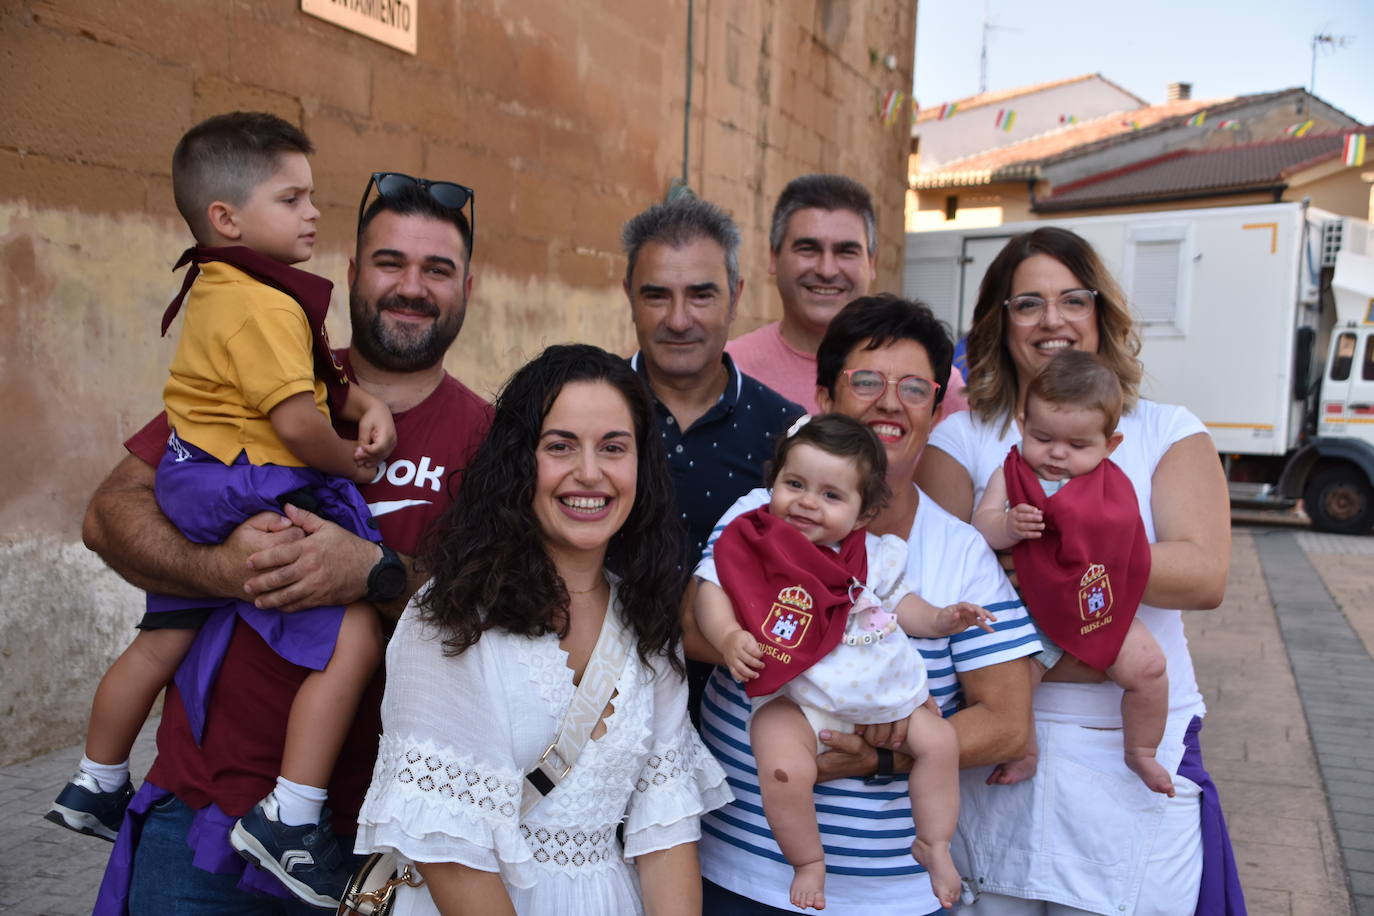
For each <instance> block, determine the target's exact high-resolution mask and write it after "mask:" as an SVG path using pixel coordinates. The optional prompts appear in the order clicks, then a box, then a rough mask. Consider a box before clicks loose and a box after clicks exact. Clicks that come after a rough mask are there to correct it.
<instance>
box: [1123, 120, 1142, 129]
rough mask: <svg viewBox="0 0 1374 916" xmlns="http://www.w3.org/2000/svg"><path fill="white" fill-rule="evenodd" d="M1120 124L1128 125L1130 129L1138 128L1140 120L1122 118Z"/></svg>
mask: <svg viewBox="0 0 1374 916" xmlns="http://www.w3.org/2000/svg"><path fill="white" fill-rule="evenodd" d="M1121 126H1122V127H1129V128H1130V129H1131V130H1140V122H1139V121H1124V120H1123V121H1122V122H1121Z"/></svg>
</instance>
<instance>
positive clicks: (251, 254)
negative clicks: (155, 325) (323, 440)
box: [162, 245, 348, 413]
mask: <svg viewBox="0 0 1374 916" xmlns="http://www.w3.org/2000/svg"><path fill="white" fill-rule="evenodd" d="M207 261H223V262H224V263H225V264H229V265H231V266H233V267H237V268H238V269H239V270H241V271H243V272H244V273H246V274H248V275H249V276H250V277H252V278H253V279H254V280H257V281H258V282H259V283H265V284H266V285H268V286H271V287H273V288H275V289H279V290H281V291H282V292H284V293H286V295H288V296H290V297H291V298H292V299H295V300H296V304H297V305H299V306H300V307H301V311H302V312H304V313H305V320H306V322H307V323H308V324H309V325H310V337H311V347H312V350H313V355H314V358H315V377H316V378H318V379H319V380H320V381H321V382H324V386H325V390H326V391H327V392H328V394H329V409H330V410H332V411H334V412H335V413H338V412H339V411H341V410H343V406H344V403H345V402H346V401H347V400H348V373H347V372H345V371H344V367H343V364H342V363H340V362H339V360H338V358H337V357H336V356H335V355H334V351H333V349H331V348H330V346H329V334H328V333H327V332H326V331H325V329H324V319H325V316H326V315H327V314H329V294H330V292H331V291H332V290H333V289H334V284H333V283H331V282H330V281H328V280H326V279H325V278H324V277H320V276H316V275H315V274H312V273H307V272H306V271H304V270H297V269H296V268H294V267H291V266H289V265H286V264H282V263H281V262H280V261H274V260H272V259H271V258H269V257H267V256H266V255H264V254H261V253H259V252H256V251H254V250H253V249H251V248H246V247H244V246H242V245H232V246H228V247H225V248H210V247H207V246H205V245H195V246H193V247H191V248H187V249H186V250H185V251H183V252H182V253H181V257H180V258H178V259H177V263H176V266H174V267H173V268H172V270H174V271H176V270H180V269H181V268H182V267H184V266H186V265H187V264H190V265H191V269H190V270H188V271H186V278H185V279H184V280H182V283H181V290H180V292H178V293H177V294H176V297H175V298H173V299H172V302H171V304H170V305H168V306H167V311H165V312H164V313H163V315H162V336H163V337H166V336H167V329H168V328H170V327H171V326H172V319H173V318H175V317H176V316H177V312H179V311H181V304H182V302H184V301H185V300H186V294H187V293H188V292H190V290H191V284H192V283H195V282H196V277H198V276H200V265H202V264H204V263H206V262H207Z"/></svg>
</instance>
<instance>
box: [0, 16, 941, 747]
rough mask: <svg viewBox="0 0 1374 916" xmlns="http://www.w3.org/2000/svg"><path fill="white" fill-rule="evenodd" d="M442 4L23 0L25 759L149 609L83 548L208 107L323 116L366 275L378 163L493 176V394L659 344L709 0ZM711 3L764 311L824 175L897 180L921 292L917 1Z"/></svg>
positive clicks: (0, 262) (11, 178)
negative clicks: (400, 14) (896, 110)
mask: <svg viewBox="0 0 1374 916" xmlns="http://www.w3.org/2000/svg"><path fill="white" fill-rule="evenodd" d="M415 6H416V7H417V10H418V14H419V20H418V21H419V33H420V34H419V53H418V54H417V55H415V56H410V55H407V54H403V53H401V52H398V51H395V50H393V49H390V48H387V47H385V46H382V45H380V44H377V43H375V42H372V41H370V40H368V39H365V38H363V37H361V36H358V35H354V34H352V33H350V32H347V31H344V30H342V29H339V28H337V27H335V26H333V25H330V24H328V23H325V22H322V21H319V20H317V19H314V18H312V17H309V16H306V15H304V14H302V13H301V12H300V10H299V4H298V3H297V2H295V0H259V2H245V0H217V2H211V0H8V2H6V3H3V4H0V85H3V86H4V87H5V92H4V93H3V101H0V124H3V127H0V397H2V398H3V399H4V403H5V404H6V411H5V414H6V419H7V421H8V423H7V426H8V432H9V434H10V443H9V446H8V448H7V449H6V450H5V458H4V459H3V460H4V464H5V467H6V469H7V472H8V473H7V478H8V480H7V483H8V486H7V487H6V488H5V489H4V490H0V532H3V533H0V665H2V666H3V667H4V669H5V673H6V676H5V678H3V682H2V683H0V762H4V761H7V760H13V759H19V758H22V757H24V756H27V755H28V754H30V753H34V752H37V751H39V750H42V749H45V748H47V747H52V746H56V745H59V744H62V743H64V742H66V741H70V740H74V739H75V737H76V736H77V734H78V733H79V728H80V727H81V723H82V722H83V721H84V716H85V707H86V703H87V702H88V699H89V695H90V690H91V688H92V687H93V686H94V677H95V676H97V675H98V673H99V672H100V671H102V670H103V668H104V666H105V664H107V663H108V661H109V659H110V658H111V657H112V653H114V652H116V651H118V649H119V648H120V647H122V646H123V645H124V644H125V642H126V640H127V638H128V630H127V629H126V627H127V625H128V624H129V623H130V622H131V621H132V619H133V618H134V617H135V616H136V614H137V607H138V604H139V599H138V596H137V595H136V594H135V593H134V592H132V590H129V589H127V588H125V587H123V586H122V585H121V584H120V583H118V582H117V581H116V580H114V578H113V577H112V575H111V574H109V573H108V571H106V570H104V569H103V567H101V566H100V564H99V563H98V562H97V561H95V560H94V559H93V558H92V557H91V556H90V555H89V554H88V553H86V552H85V551H83V550H82V549H81V548H80V545H79V526H80V517H81V512H82V509H83V507H84V505H85V502H86V500H87V498H88V497H89V494H90V492H91V490H92V489H93V488H94V486H95V485H96V484H97V483H98V482H99V480H100V479H101V478H102V477H103V476H104V474H105V473H106V471H107V470H108V469H109V468H110V467H111V466H112V465H113V464H114V462H115V461H117V460H118V459H119V457H120V456H121V454H122V452H121V449H120V447H119V442H120V441H121V440H122V439H123V438H124V437H125V436H127V435H128V434H129V433H130V432H131V431H132V430H133V429H135V428H137V426H138V425H139V424H140V423H141V422H142V420H143V419H145V418H146V417H148V416H150V415H152V414H153V413H154V412H155V411H156V410H157V409H158V406H159V395H160V391H161V386H162V382H163V380H164V376H165V372H166V366H167V363H168V361H169V360H170V357H171V353H172V342H171V341H162V340H158V339H157V336H156V327H157V319H158V316H159V315H160V314H161V311H162V308H163V306H164V305H165V304H166V302H167V300H168V299H169V298H170V296H171V294H172V293H173V292H174V291H175V287H176V284H177V282H178V281H177V279H176V278H174V277H173V276H172V275H170V274H169V273H168V272H167V271H168V268H169V267H170V265H171V263H172V261H173V260H174V259H175V257H176V255H177V254H178V253H179V252H180V251H181V249H182V248H184V247H185V246H186V245H187V244H188V243H189V241H188V236H187V233H186V231H185V229H184V227H183V226H182V225H181V223H180V220H179V219H178V217H177V215H176V211H175V209H174V207H173V204H172V196H171V187H170V180H169V162H170V158H171V151H172V147H173V146H174V145H175V143H176V140H177V138H178V137H179V136H180V134H181V133H182V132H183V131H184V130H186V128H188V127H189V126H191V125H192V124H194V123H196V122H197V121H199V120H200V119H202V118H204V117H207V116H209V115H211V114H215V113H218V112H222V111H226V110H232V109H234V108H254V109H264V110H268V111H272V112H275V113H277V114H279V115H281V116H283V117H285V118H288V119H289V120H292V121H294V122H296V123H299V124H300V125H301V126H302V127H304V129H305V130H306V131H307V132H308V133H309V134H310V136H311V138H312V139H313V140H314V142H315V144H316V146H317V147H318V150H319V152H318V154H317V155H316V156H315V157H314V162H313V164H314V175H315V182H316V185H317V189H318V203H319V204H320V208H321V211H322V213H323V216H322V218H321V223H320V244H319V246H318V247H317V253H316V256H315V257H314V258H313V259H312V260H311V261H310V262H309V263H308V264H307V265H305V266H307V267H308V268H309V269H311V270H314V271H316V272H318V273H322V274H325V275H327V276H329V277H331V278H332V279H334V280H335V282H336V284H339V285H340V286H341V285H342V283H343V279H344V271H345V267H346V258H347V254H348V251H349V249H350V247H351V240H352V229H353V220H354V218H355V215H356V210H357V204H358V195H359V193H360V192H361V189H362V187H363V184H364V182H365V180H366V176H367V174H368V173H369V172H370V171H372V170H375V169H388V170H394V171H401V172H406V173H409V174H412V175H424V176H428V177H434V178H450V179H454V180H457V181H461V182H463V183H464V184H468V185H471V186H472V187H474V188H475V189H476V190H477V204H478V214H477V215H478V219H477V230H478V236H477V242H476V245H475V255H476V257H475V260H474V262H473V269H474V273H475V275H476V281H475V285H474V290H473V299H472V302H471V304H470V307H469V312H468V321H467V323H466V325H465V326H464V329H463V333H462V336H461V337H460V338H459V341H458V344H457V345H456V346H455V348H454V350H453V351H452V353H451V354H450V358H449V363H448V365H449V368H450V369H451V370H452V371H454V372H455V373H456V374H458V375H459V376H460V377H462V378H463V379H464V380H465V381H467V382H469V384H471V385H473V387H475V388H477V389H478V390H479V391H482V392H484V393H490V392H491V391H493V390H494V389H495V388H496V386H498V385H499V383H500V382H501V380H502V379H504V378H505V377H506V376H507V375H508V374H509V373H510V371H511V370H513V369H514V368H515V367H516V366H518V365H519V364H520V363H521V362H523V361H524V360H525V359H526V358H528V357H529V356H532V355H533V354H534V353H536V352H538V350H539V349H540V348H541V347H543V346H544V345H546V344H548V343H553V342H558V341H564V340H586V341H591V342H593V343H597V344H600V345H602V346H605V347H608V348H611V349H614V350H617V351H620V352H628V351H629V350H630V349H632V347H633V336H632V333H631V329H630V326H629V322H628V316H627V309H626V306H625V303H624V298H623V294H622V293H621V292H620V288H619V283H620V277H621V276H622V274H623V269H624V267H623V261H622V258H621V256H620V254H619V250H618V236H619V229H620V225H621V224H622V223H623V221H624V220H625V219H627V218H628V217H629V216H631V215H633V214H634V213H636V212H638V211H639V210H640V209H642V208H643V207H645V206H647V205H648V204H649V203H651V202H653V201H655V200H657V199H660V198H662V196H663V195H664V193H665V191H666V189H667V187H668V183H669V181H670V180H671V179H672V178H673V177H674V176H676V175H678V174H680V173H681V171H682V155H683V152H682V151H683V135H682V123H683V107H684V78H685V72H684V70H685V66H684V64H685V59H686V58H685V52H686V45H687V32H686V25H687V11H688V7H687V2H686V0H664V2H659V3H645V2H642V0H587V2H582V3H576V4H572V3H549V2H546V0H485V2H463V3H457V2H433V3H431V2H420V0H416V3H415ZM694 18H695V27H694V29H693V55H692V57H693V100H692V118H691V129H690V137H689V139H690V147H689V148H690V151H689V157H688V164H687V165H688V168H687V173H688V178H689V181H690V183H691V185H692V186H693V187H694V188H695V189H696V190H697V191H698V192H699V193H701V194H702V195H703V196H705V197H707V198H709V199H711V200H714V201H715V202H717V203H719V204H721V205H722V206H724V207H726V208H727V209H729V210H730V211H731V212H732V213H733V214H734V215H735V217H736V219H737V220H738V221H739V222H740V224H741V227H742V228H743V229H744V233H745V243H744V251H743V257H742V266H743V268H744V275H745V277H746V288H745V299H744V302H743V303H742V306H741V313H740V319H739V323H738V324H737V326H736V328H735V331H736V333H740V332H743V331H745V330H749V329H750V328H752V327H754V326H756V325H758V324H760V323H762V322H764V321H766V320H770V319H771V318H773V317H776V316H777V314H778V312H779V308H780V306H779V304H778V301H777V295H776V292H775V291H774V290H773V289H772V287H771V285H770V284H769V282H768V276H767V244H766V236H767V222H768V217H769V214H770V212H771V208H772V203H773V200H774V199H775V198H776V196H777V194H778V192H779V191H780V190H781V188H782V186H783V185H784V184H785V183H786V182H787V181H788V180H790V179H791V178H793V177H795V176H796V175H798V174H801V173H804V172H809V171H820V170H824V171H841V172H845V173H848V174H850V175H852V176H854V177H856V178H858V179H860V180H862V181H864V182H865V183H866V184H867V185H869V187H870V188H871V189H872V190H873V192H874V195H875V198H876V200H877V201H878V204H879V225H880V245H881V248H880V256H879V287H880V288H898V287H899V282H898V275H899V269H900V258H901V254H900V252H901V243H902V203H903V193H904V190H905V165H906V163H905V152H906V131H905V130H904V127H903V126H901V125H893V126H891V127H884V126H883V125H882V124H880V123H879V122H878V119H877V115H876V109H877V104H878V98H879V96H880V95H881V93H882V92H883V91H884V90H887V89H901V90H903V91H906V90H908V89H909V87H910V84H911V68H912V48H913V46H914V35H915V4H914V3H909V2H900V0H849V2H846V0H772V2H759V3H747V4H746V3H734V2H722V0H697V2H696V4H695V7H694ZM888 54H895V55H896V57H897V60H898V62H899V63H898V66H897V68H896V70H895V71H888V70H886V69H885V68H884V67H883V66H882V64H881V63H879V62H875V59H874V58H875V56H876V60H877V61H881V59H882V58H883V57H885V56H886V55H888ZM341 302H342V298H341V296H339V295H337V294H336V301H335V312H336V314H335V317H334V319H333V325H332V327H331V331H332V332H333V334H334V337H335V339H338V340H346V339H347V326H346V321H344V320H341V318H340V314H341V313H342V311H343V309H342V308H341V307H340V303H341ZM49 647H51V651H50V649H49ZM64 647H65V648H64ZM59 649H63V651H64V652H65V653H66V654H67V655H68V656H70V660H68V661H64V662H63V663H62V664H57V663H56V660H55V656H56V654H58V650H59ZM12 675H13V676H12Z"/></svg>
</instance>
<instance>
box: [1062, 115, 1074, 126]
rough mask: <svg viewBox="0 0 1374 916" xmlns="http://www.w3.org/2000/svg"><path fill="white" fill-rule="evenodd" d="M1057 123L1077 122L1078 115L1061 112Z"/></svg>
mask: <svg viewBox="0 0 1374 916" xmlns="http://www.w3.org/2000/svg"><path fill="white" fill-rule="evenodd" d="M1059 123H1060V124H1077V123H1078V115H1071V114H1061V115H1060V116H1059Z"/></svg>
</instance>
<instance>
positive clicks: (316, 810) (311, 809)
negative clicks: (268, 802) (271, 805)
mask: <svg viewBox="0 0 1374 916" xmlns="http://www.w3.org/2000/svg"><path fill="white" fill-rule="evenodd" d="M272 795H273V797H274V798H276V800H277V817H279V818H280V819H281V822H282V823H283V824H285V825H287V826H288V827H299V826H300V825H302V824H318V823H319V822H320V812H321V811H322V810H323V809H324V800H325V798H326V797H327V796H328V793H327V792H325V790H324V789H317V788H315V787H314V786H303V785H301V784H300V783H298V782H292V781H291V780H289V779H287V778H286V777H285V776H278V777H277V787H276V788H275V789H273V790H272Z"/></svg>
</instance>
